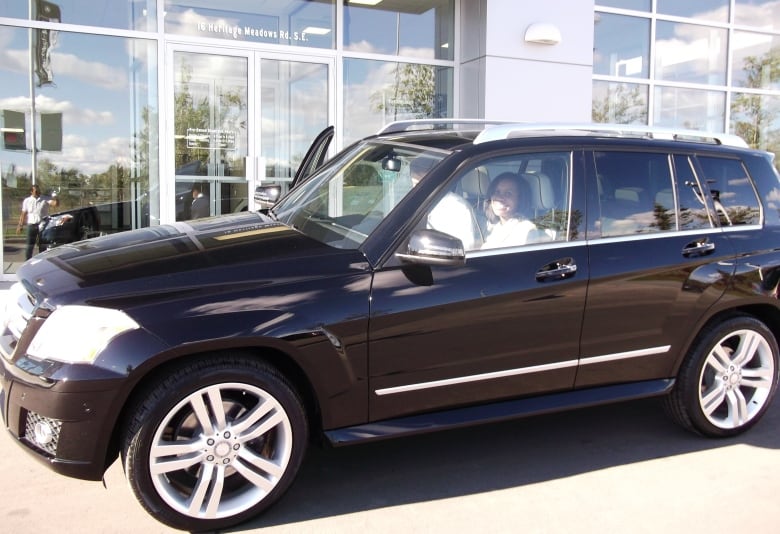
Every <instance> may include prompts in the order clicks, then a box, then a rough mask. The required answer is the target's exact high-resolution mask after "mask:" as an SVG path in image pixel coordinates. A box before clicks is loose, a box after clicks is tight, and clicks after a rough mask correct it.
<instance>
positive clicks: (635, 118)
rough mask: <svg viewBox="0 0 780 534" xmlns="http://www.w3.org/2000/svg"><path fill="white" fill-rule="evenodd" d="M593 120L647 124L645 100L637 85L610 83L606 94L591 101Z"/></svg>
mask: <svg viewBox="0 0 780 534" xmlns="http://www.w3.org/2000/svg"><path fill="white" fill-rule="evenodd" d="M591 118H592V120H593V122H598V123H615V124H637V123H639V124H647V102H646V99H645V96H644V94H643V91H642V90H641V89H640V87H639V86H638V85H633V86H630V85H628V84H625V83H621V84H618V85H612V84H610V88H609V91H608V94H607V95H606V96H605V97H604V98H602V99H601V100H595V99H594V101H593V108H592V109H591Z"/></svg>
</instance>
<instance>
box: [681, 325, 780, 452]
mask: <svg viewBox="0 0 780 534" xmlns="http://www.w3.org/2000/svg"><path fill="white" fill-rule="evenodd" d="M778 352H779V351H778V346H777V341H776V340H775V337H774V335H773V334H772V332H771V331H770V330H769V329H768V328H767V327H766V325H764V323H762V322H761V321H759V320H757V319H755V318H753V317H749V316H745V315H737V316H733V317H731V318H729V319H726V320H724V321H721V322H719V323H716V324H713V325H710V326H709V327H707V328H705V329H704V330H703V331H702V332H701V334H700V335H699V337H698V338H697V341H696V342H695V343H694V345H693V347H692V348H691V351H690V352H689V353H688V356H687V357H686V358H685V361H684V362H683V364H682V367H681V368H680V372H679V374H678V376H677V382H676V383H675V386H674V389H673V390H672V393H671V394H670V395H669V396H668V397H667V399H666V409H667V412H668V413H669V414H670V415H671V416H672V418H673V419H674V420H675V421H676V422H677V423H679V424H680V425H682V426H683V427H684V428H687V429H688V430H692V431H694V432H697V433H700V434H703V435H705V436H710V437H726V436H734V435H736V434H740V433H742V432H744V431H745V430H747V429H748V428H750V427H752V426H753V425H755V424H756V423H757V422H758V421H759V420H760V419H761V417H762V416H763V415H764V412H765V411H766V410H767V408H768V407H769V405H770V404H771V402H772V398H773V397H774V395H775V392H776V391H777V383H778V372H779V371H780V364H779V360H778Z"/></svg>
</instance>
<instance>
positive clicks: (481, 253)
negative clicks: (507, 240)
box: [466, 240, 588, 258]
mask: <svg viewBox="0 0 780 534" xmlns="http://www.w3.org/2000/svg"><path fill="white" fill-rule="evenodd" d="M587 244H588V243H587V242H586V241H585V240H580V241H544V242H542V243H534V244H533V245H517V246H514V247H502V248H486V249H474V250H468V251H466V257H467V258H484V257H487V256H503V255H505V254H514V253H516V252H529V251H534V250H557V249H567V248H574V247H585V246H587Z"/></svg>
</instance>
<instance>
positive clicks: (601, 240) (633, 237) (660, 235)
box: [587, 228, 723, 246]
mask: <svg viewBox="0 0 780 534" xmlns="http://www.w3.org/2000/svg"><path fill="white" fill-rule="evenodd" d="M721 233H723V228H702V229H699V230H683V231H680V232H678V231H677V230H668V231H664V232H648V233H646V234H628V235H621V236H614V237H594V238H591V239H588V240H587V243H588V245H590V246H593V245H606V244H608V243H623V242H626V241H645V240H647V239H665V238H673V237H684V236H697V235H720V234H721Z"/></svg>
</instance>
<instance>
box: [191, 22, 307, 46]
mask: <svg viewBox="0 0 780 534" xmlns="http://www.w3.org/2000/svg"><path fill="white" fill-rule="evenodd" d="M197 27H198V33H200V34H205V36H213V35H214V34H217V35H219V36H226V37H233V39H246V38H252V39H265V40H270V41H277V42H279V43H289V42H296V41H300V42H306V41H308V40H309V35H308V34H307V33H306V32H291V31H287V30H280V29H276V28H273V27H262V26H238V25H229V24H220V23H210V22H198V25H197Z"/></svg>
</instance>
